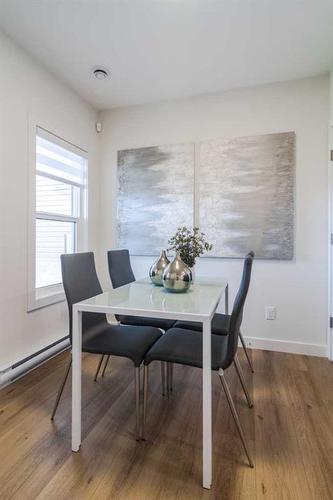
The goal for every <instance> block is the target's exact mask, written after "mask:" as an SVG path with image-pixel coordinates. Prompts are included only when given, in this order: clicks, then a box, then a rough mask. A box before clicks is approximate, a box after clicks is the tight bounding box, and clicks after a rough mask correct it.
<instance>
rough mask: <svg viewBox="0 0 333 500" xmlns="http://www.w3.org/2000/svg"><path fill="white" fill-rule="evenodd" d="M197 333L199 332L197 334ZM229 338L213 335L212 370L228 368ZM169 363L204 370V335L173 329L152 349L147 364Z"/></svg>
mask: <svg viewBox="0 0 333 500" xmlns="http://www.w3.org/2000/svg"><path fill="white" fill-rule="evenodd" d="M196 333H197V332H196ZM227 347H228V336H226V335H223V336H222V335H212V370H218V369H219V368H223V369H225V368H227V367H228V366H229V364H228V365H226V363H227ZM152 361H168V362H170V363H180V364H182V365H188V366H195V367H198V368H202V335H198V334H196V335H194V332H193V331H191V330H187V329H182V328H171V329H170V330H168V331H167V332H166V333H165V334H164V335H162V336H161V337H160V338H159V340H158V341H157V342H156V343H155V344H154V345H153V346H152V347H151V349H150V350H149V351H148V353H147V354H146V356H145V361H144V362H145V364H146V365H148V364H149V363H151V362H152Z"/></svg>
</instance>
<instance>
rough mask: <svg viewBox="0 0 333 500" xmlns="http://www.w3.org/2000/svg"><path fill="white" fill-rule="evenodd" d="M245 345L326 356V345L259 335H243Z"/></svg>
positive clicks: (268, 349)
mask: <svg viewBox="0 0 333 500" xmlns="http://www.w3.org/2000/svg"><path fill="white" fill-rule="evenodd" d="M244 340H245V342H246V345H247V346H248V347H249V348H250V349H251V348H252V349H264V350H267V351H277V352H289V353H292V354H305V355H307V356H321V357H323V358H327V357H328V352H327V345H325V344H309V343H304V342H296V341H288V340H275V339H265V338H260V337H244Z"/></svg>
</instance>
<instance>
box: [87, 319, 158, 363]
mask: <svg viewBox="0 0 333 500" xmlns="http://www.w3.org/2000/svg"><path fill="white" fill-rule="evenodd" d="M161 336H162V332H161V331H160V330H159V329H158V328H153V327H150V326H118V325H107V326H105V325H103V324H102V325H101V327H99V328H98V327H97V328H96V327H95V328H94V329H92V330H90V331H87V332H85V333H84V335H83V345H82V350H83V351H84V352H90V353H94V354H110V355H113V356H123V357H125V358H129V359H131V360H132V361H133V363H134V364H135V366H140V364H141V363H142V361H143V359H144V357H145V354H146V353H147V351H148V350H149V349H150V347H151V346H152V345H153V344H154V343H155V342H156V341H157V340H158V339H159V338H160V337H161Z"/></svg>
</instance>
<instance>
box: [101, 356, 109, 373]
mask: <svg viewBox="0 0 333 500" xmlns="http://www.w3.org/2000/svg"><path fill="white" fill-rule="evenodd" d="M109 360H110V354H109V355H108V356H106V361H105V365H104V368H103V371H102V377H104V375H105V370H106V367H107V366H108V362H109Z"/></svg>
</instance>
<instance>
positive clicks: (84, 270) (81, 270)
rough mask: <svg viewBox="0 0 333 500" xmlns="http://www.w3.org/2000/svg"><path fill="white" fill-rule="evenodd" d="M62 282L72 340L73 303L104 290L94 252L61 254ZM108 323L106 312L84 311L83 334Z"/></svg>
mask: <svg viewBox="0 0 333 500" xmlns="http://www.w3.org/2000/svg"><path fill="white" fill-rule="evenodd" d="M60 259H61V272H62V282H63V286H64V290H65V295H66V299H67V305H68V312H69V337H70V341H71V342H72V309H73V304H76V303H77V302H81V300H85V299H89V298H90V297H94V296H95V295H99V294H100V293H102V292H103V290H102V287H101V285H100V282H99V280H98V277H97V273H96V267H95V259H94V254H93V252H85V253H74V254H64V255H61V257H60ZM101 323H106V324H107V320H106V316H105V314H98V313H83V314H82V335H84V333H85V332H87V331H88V329H89V330H91V329H92V328H94V327H96V326H97V325H100V324H101Z"/></svg>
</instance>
